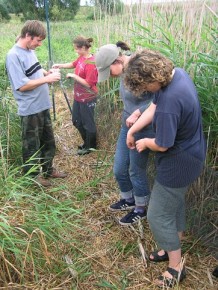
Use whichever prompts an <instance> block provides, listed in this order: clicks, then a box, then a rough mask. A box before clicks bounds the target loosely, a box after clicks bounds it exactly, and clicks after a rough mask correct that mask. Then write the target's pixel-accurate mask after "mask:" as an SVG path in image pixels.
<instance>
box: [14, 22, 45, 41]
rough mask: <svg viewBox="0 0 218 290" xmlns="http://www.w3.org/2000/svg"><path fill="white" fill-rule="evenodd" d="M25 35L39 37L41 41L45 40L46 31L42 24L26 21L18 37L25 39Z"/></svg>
mask: <svg viewBox="0 0 218 290" xmlns="http://www.w3.org/2000/svg"><path fill="white" fill-rule="evenodd" d="M26 34H28V35H30V36H32V37H34V36H40V37H41V38H42V39H45V38H46V29H45V27H44V26H43V24H42V22H40V21H38V20H27V21H26V22H25V24H24V26H23V28H22V30H21V34H20V37H21V38H25V36H26Z"/></svg>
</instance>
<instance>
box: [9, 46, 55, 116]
mask: <svg viewBox="0 0 218 290" xmlns="http://www.w3.org/2000/svg"><path fill="white" fill-rule="evenodd" d="M6 68H7V73H8V77H9V80H10V83H11V86H12V90H13V94H14V97H15V99H16V102H17V105H18V115H20V116H28V115H32V114H36V113H39V112H42V111H44V110H47V109H50V107H51V102H50V97H49V87H48V84H42V85H40V86H38V87H37V88H35V89H33V90H30V91H25V92H20V91H19V88H21V87H22V86H24V85H26V84H27V83H28V82H29V81H30V80H36V79H39V78H42V77H44V75H43V70H42V67H41V65H40V64H39V62H38V59H37V57H36V54H35V51H34V50H28V49H24V48H21V47H19V46H18V45H17V44H15V45H14V46H13V47H12V49H11V50H10V51H9V52H8V54H7V57H6Z"/></svg>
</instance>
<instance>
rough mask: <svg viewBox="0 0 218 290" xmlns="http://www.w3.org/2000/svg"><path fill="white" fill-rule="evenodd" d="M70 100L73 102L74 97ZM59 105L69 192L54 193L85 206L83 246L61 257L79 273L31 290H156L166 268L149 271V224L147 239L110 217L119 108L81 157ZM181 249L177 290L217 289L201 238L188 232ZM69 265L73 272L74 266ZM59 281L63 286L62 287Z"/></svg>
mask: <svg viewBox="0 0 218 290" xmlns="http://www.w3.org/2000/svg"><path fill="white" fill-rule="evenodd" d="M69 98H70V99H72V96H71V95H70V96H69ZM56 104H57V121H56V123H55V133H56V140H57V145H58V155H57V158H56V166H57V167H58V168H60V169H61V170H65V171H66V172H68V173H69V177H68V178H67V179H66V181H65V182H63V183H64V184H65V185H66V190H64V191H62V192H55V193H53V194H54V195H55V196H56V197H57V196H58V195H59V198H60V199H62V198H63V199H64V198H73V199H75V207H78V208H84V213H83V218H82V224H83V227H82V228H78V231H77V232H76V233H75V236H74V239H75V237H77V239H78V240H79V241H80V243H79V244H75V243H73V244H71V245H70V246H69V248H68V249H62V251H63V255H64V254H65V255H66V254H67V255H68V256H69V257H70V258H71V259H72V261H74V260H76V262H75V268H76V269H80V270H79V273H78V276H77V277H76V278H75V277H74V278H73V277H71V275H70V274H69V276H66V275H67V274H66V273H65V275H63V277H57V280H56V279H55V277H50V281H49V277H47V278H46V279H45V280H46V281H44V283H45V284H46V283H47V284H46V285H47V286H46V287H45V288H43V281H40V282H39V285H40V286H39V285H38V286H37V287H38V288H37V287H36V285H35V286H34V287H33V288H29V289H80V290H92V289H93V290H94V289H126V290H127V289H135V290H142V289H143V290H145V289H156V288H155V286H154V285H153V282H152V281H153V280H154V278H155V277H157V276H158V275H159V274H160V273H161V272H162V271H164V270H165V268H166V266H167V265H166V264H165V263H163V264H158V265H156V264H152V263H148V265H147V267H145V263H144V262H143V258H142V254H141V252H140V246H139V242H141V246H143V248H144V250H145V255H146V254H148V253H149V252H150V251H152V250H153V249H154V248H155V247H156V245H155V242H154V240H153V238H152V235H151V232H150V230H149V228H148V224H147V222H146V221H143V233H144V237H143V236H142V230H141V229H140V227H139V226H135V227H122V226H120V225H119V224H118V222H117V221H118V218H119V217H120V214H113V213H110V212H109V211H108V209H107V208H108V206H109V205H110V204H111V203H112V202H113V201H115V200H117V198H118V194H117V192H118V189H117V185H116V183H115V181H114V179H113V176H112V174H111V170H112V164H113V154H114V149H115V142H116V137H117V136H116V135H117V132H118V128H119V112H118V111H117V110H115V111H114V113H113V114H112V115H111V116H106V115H102V114H101V113H100V112H99V113H98V120H97V123H98V127H99V144H100V146H99V150H98V151H96V152H94V153H92V154H89V155H86V156H82V157H78V156H77V155H76V150H77V145H78V144H80V143H81V140H80V137H79V135H78V132H77V131H76V129H75V128H74V127H73V126H72V123H71V116H70V113H69V112H68V109H67V105H66V102H65V100H64V98H63V96H62V95H61V94H60V95H58V94H57V95H56ZM98 106H101V103H100V104H99V105H98ZM100 118H101V119H100ZM104 121H106V124H108V127H107V128H106V129H103V127H101V123H102V122H104ZM105 176H106V177H105ZM183 249H184V258H185V263H186V265H187V272H188V275H187V279H186V280H185V281H184V283H182V284H181V286H179V287H178V288H177V289H198V290H200V289H205V290H206V289H208V290H209V289H217V287H218V283H217V281H216V280H215V279H214V277H212V276H211V272H212V270H213V268H214V267H215V266H216V264H217V261H216V259H215V258H214V257H213V256H212V255H210V253H209V252H207V249H206V248H205V247H203V246H202V245H201V243H200V241H199V240H196V238H195V237H193V236H191V235H189V234H188V233H187V235H186V237H185V239H184V241H183ZM70 267H72V268H74V266H73V265H71V266H70ZM69 273H70V272H69ZM85 273H86V274H85ZM64 277H65V279H64ZM68 279H69V280H68ZM71 279H72V280H71ZM60 280H61V281H60ZM105 281H107V283H108V284H107V283H106V282H105ZM59 283H60V284H61V283H63V284H62V285H60V286H58V284H59ZM72 283H73V285H74V286H73V288H71V287H72ZM14 289H16V288H14ZM26 289H28V288H26Z"/></svg>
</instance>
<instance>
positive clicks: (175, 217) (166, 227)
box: [147, 181, 188, 251]
mask: <svg viewBox="0 0 218 290" xmlns="http://www.w3.org/2000/svg"><path fill="white" fill-rule="evenodd" d="M187 190H188V186H186V187H182V188H170V187H166V186H163V185H161V184H160V183H158V182H157V181H155V184H154V187H153V189H152V193H151V197H150V202H149V206H148V213H147V219H148V222H149V226H150V228H151V231H152V233H153V236H154V238H155V240H156V242H157V244H158V246H159V248H160V249H163V250H165V251H175V250H178V249H180V248H181V246H180V240H179V236H178V232H183V231H184V230H185V223H186V221H185V193H186V192H187Z"/></svg>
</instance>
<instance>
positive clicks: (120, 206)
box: [109, 199, 135, 211]
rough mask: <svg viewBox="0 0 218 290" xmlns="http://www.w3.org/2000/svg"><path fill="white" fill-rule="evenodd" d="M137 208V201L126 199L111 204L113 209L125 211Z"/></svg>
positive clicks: (110, 207)
mask: <svg viewBox="0 0 218 290" xmlns="http://www.w3.org/2000/svg"><path fill="white" fill-rule="evenodd" d="M133 208H135V202H127V201H126V200H125V199H121V200H119V201H118V202H116V203H113V204H112V205H110V206H109V209H110V210H111V211H120V210H121V211H123V210H129V209H133Z"/></svg>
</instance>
